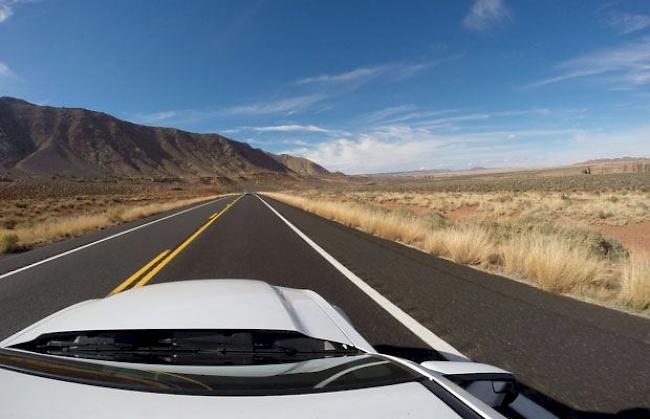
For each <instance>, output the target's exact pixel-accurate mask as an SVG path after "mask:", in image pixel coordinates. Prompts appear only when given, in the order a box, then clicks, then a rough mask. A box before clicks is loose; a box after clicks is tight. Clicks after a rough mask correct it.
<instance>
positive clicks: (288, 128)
mask: <svg viewBox="0 0 650 419" xmlns="http://www.w3.org/2000/svg"><path fill="white" fill-rule="evenodd" d="M248 128H249V129H251V130H252V131H257V132H320V133H329V132H332V131H330V130H328V129H325V128H322V127H319V126H317V125H298V124H288V125H271V126H266V127H248Z"/></svg>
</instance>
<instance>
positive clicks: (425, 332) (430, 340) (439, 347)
mask: <svg viewBox="0 0 650 419" xmlns="http://www.w3.org/2000/svg"><path fill="white" fill-rule="evenodd" d="M255 196H257V198H259V200H260V201H262V202H263V203H264V204H265V205H266V206H267V207H269V209H270V210H271V211H273V213H274V214H275V215H277V216H278V217H279V218H280V219H281V220H282V221H284V222H285V224H287V225H288V226H289V227H290V228H291V229H292V230H293V231H294V232H295V233H296V234H297V235H298V236H300V238H301V239H303V240H304V241H306V242H307V244H308V245H310V246H311V247H312V248H313V249H314V250H315V251H316V252H317V253H318V254H320V255H321V256H322V257H323V258H324V259H325V260H327V261H328V262H329V263H330V264H331V265H332V266H334V268H336V270H338V271H339V272H340V273H341V274H343V276H345V277H346V278H347V279H349V280H350V282H352V283H353V284H354V285H356V286H357V287H358V288H359V289H361V291H363V292H364V293H365V294H366V295H367V296H368V297H370V298H371V299H372V300H373V301H374V302H376V303H377V304H379V305H380V306H381V307H382V308H383V309H384V310H386V311H387V312H388V313H389V314H390V315H391V316H393V317H394V318H395V319H396V320H397V321H398V322H400V323H401V324H402V325H404V327H406V328H407V329H408V330H410V331H411V332H412V333H413V334H415V335H416V336H417V337H419V338H420V339H422V341H424V342H425V343H426V344H427V345H429V346H430V347H432V348H433V349H435V350H436V351H438V352H442V355H443V356H445V358H450V359H453V360H456V361H459V360H466V361H469V358H467V357H466V356H465V355H463V354H462V353H461V352H459V351H458V350H457V349H456V348H454V347H453V346H451V345H450V344H449V343H447V342H445V341H444V340H442V339H441V338H440V337H438V336H437V335H436V334H435V333H433V332H432V331H430V330H429V329H427V328H426V327H424V326H423V325H422V324H421V323H420V322H418V321H417V320H415V319H414V318H413V317H411V316H410V315H409V314H407V313H406V312H405V311H404V310H402V309H401V308H399V307H397V306H396V305H395V304H393V303H392V302H391V301H390V300H389V299H388V298H386V297H384V296H383V295H381V294H380V293H379V292H378V291H377V290H375V289H374V288H372V287H371V286H370V285H368V284H367V283H366V282H365V281H363V280H362V279H361V278H359V277H358V276H357V275H356V274H354V272H352V271H351V270H349V269H348V268H346V267H345V266H343V264H342V263H341V262H339V261H338V260H336V259H334V257H333V256H332V255H330V254H329V253H327V252H326V251H325V250H324V249H323V248H322V247H320V246H319V245H318V244H316V243H315V242H314V241H313V240H312V239H310V238H309V237H308V236H307V235H306V234H305V233H303V232H302V231H300V230H299V229H298V227H296V226H294V225H293V224H291V222H289V220H287V219H286V218H284V217H283V216H282V214H280V213H279V212H278V211H276V209H275V208H273V207H272V206H271V205H269V204H268V202H266V201H265V200H263V199H262V198H261V197H260V196H259V195H255ZM449 355H451V357H449ZM459 358H460V359H459Z"/></svg>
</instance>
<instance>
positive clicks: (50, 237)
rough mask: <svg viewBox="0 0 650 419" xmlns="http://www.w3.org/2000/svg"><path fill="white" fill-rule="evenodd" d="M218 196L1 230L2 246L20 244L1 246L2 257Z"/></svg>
mask: <svg viewBox="0 0 650 419" xmlns="http://www.w3.org/2000/svg"><path fill="white" fill-rule="evenodd" d="M217 196H218V195H210V196H203V197H198V198H189V199H176V200H172V201H169V202H160V203H152V204H146V205H135V206H126V205H123V206H119V207H109V208H108V209H105V210H104V211H103V212H101V213H97V214H83V215H75V216H63V217H52V218H51V219H48V220H47V221H43V222H38V223H34V224H31V225H22V226H18V227H14V228H12V229H11V230H10V231H9V230H4V231H3V230H0V237H2V240H1V242H2V243H5V242H6V243H9V239H8V237H16V238H17V243H16V242H14V243H13V245H12V246H9V245H4V244H0V253H3V252H8V251H12V250H14V249H16V248H20V247H23V248H24V247H30V246H33V245H35V244H40V243H46V242H51V241H55V240H60V239H63V238H67V237H73V236H77V235H79V234H81V233H84V232H87V231H92V230H97V229H100V228H104V227H108V226H110V225H114V224H118V223H120V222H125V221H131V220H136V219H138V218H144V217H148V216H150V215H154V214H157V213H160V212H165V211H170V210H172V209H175V208H180V207H184V206H187V205H193V204H196V203H199V202H202V201H207V200H210V199H214V198H216V197H217Z"/></svg>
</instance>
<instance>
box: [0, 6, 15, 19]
mask: <svg viewBox="0 0 650 419" xmlns="http://www.w3.org/2000/svg"><path fill="white" fill-rule="evenodd" d="M13 14H14V13H13V10H11V7H10V6H9V4H6V3H0V23H2V22H4V21H5V20H7V19H9V18H10V17H11V15H13Z"/></svg>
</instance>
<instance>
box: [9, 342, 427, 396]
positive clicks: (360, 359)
mask: <svg viewBox="0 0 650 419" xmlns="http://www.w3.org/2000/svg"><path fill="white" fill-rule="evenodd" d="M0 368H5V369H9V370H13V371H17V372H22V373H26V374H32V375H37V376H41V377H47V378H51V379H57V380H63V381H71V382H76V383H83V384H90V385H95V386H102V387H112V388H119V389H124V390H137V391H147V392H156V393H171V394H181V395H202V396H269V395H287V394H308V393H321V392H331V391H341V390H352V389H359V388H368V387H377V386H385V385H392V384H399V383H405V382H411V381H419V380H422V379H423V377H422V376H420V375H419V374H418V373H416V372H415V371H412V370H410V369H408V368H406V367H404V366H402V365H400V364H397V363H394V362H392V361H390V360H388V359H385V358H383V357H380V356H376V355H366V354H357V355H340V356H334V357H326V355H321V356H320V358H312V359H309V360H298V361H294V362H290V361H289V360H288V359H287V358H284V362H274V363H272V364H266V365H265V364H256V365H228V366H223V365H222V366H219V367H212V366H203V367H201V368H200V369H198V370H197V368H196V367H181V368H186V370H185V371H182V370H180V371H179V366H176V365H145V364H130V363H122V364H116V363H109V364H106V363H99V362H98V361H82V360H79V359H70V358H60V357H52V356H48V355H42V354H36V353H29V352H22V351H14V350H3V349H0Z"/></svg>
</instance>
